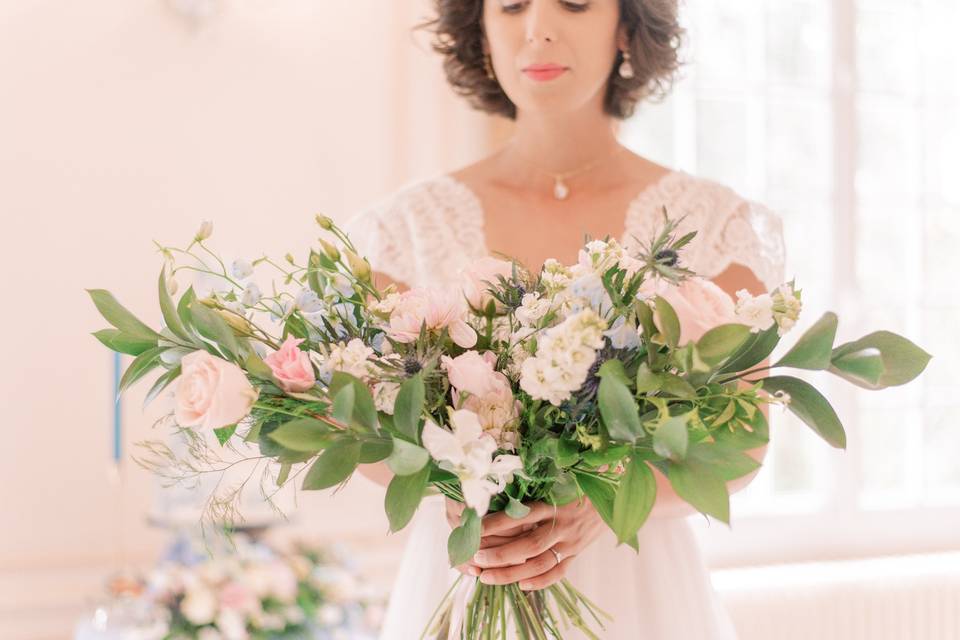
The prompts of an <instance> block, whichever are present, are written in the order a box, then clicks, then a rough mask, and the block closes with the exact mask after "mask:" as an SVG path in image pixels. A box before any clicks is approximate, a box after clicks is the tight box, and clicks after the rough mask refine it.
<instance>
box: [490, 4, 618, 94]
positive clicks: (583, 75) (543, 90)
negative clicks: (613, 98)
mask: <svg viewBox="0 0 960 640" xmlns="http://www.w3.org/2000/svg"><path fill="white" fill-rule="evenodd" d="M619 21H620V6H619V2H618V0H484V3H483V24H484V29H485V32H486V35H487V44H488V46H489V50H490V56H491V60H492V63H493V69H494V73H495V74H496V76H497V81H498V82H499V83H500V86H501V87H502V88H503V90H504V92H505V93H506V94H507V96H508V97H509V98H510V100H512V101H513V103H514V104H515V105H516V106H517V110H518V111H529V112H540V113H543V112H554V113H560V112H567V111H573V110H576V109H579V108H583V107H584V105H586V104H588V103H590V102H591V101H593V100H594V99H596V98H597V97H598V94H600V96H599V100H597V102H598V103H599V104H601V105H602V92H604V91H605V89H606V84H607V80H608V79H609V77H610V70H611V69H612V68H613V64H614V61H615V59H616V55H617V48H618V46H617V45H618V43H620V44H625V42H622V41H620V38H621V35H622V34H620V33H619V32H620V30H619V29H618V24H619ZM618 41H620V42H618Z"/></svg>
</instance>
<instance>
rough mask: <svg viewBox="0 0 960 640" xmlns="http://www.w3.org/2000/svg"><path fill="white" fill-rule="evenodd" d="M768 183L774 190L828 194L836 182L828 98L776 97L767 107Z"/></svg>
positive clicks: (798, 194)
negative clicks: (799, 98)
mask: <svg viewBox="0 0 960 640" xmlns="http://www.w3.org/2000/svg"><path fill="white" fill-rule="evenodd" d="M766 146H767V183H768V187H769V189H771V190H776V191H780V192H785V191H792V192H793V193H794V195H795V196H797V197H800V196H801V195H802V194H806V198H809V197H810V195H811V191H812V192H813V194H812V195H814V196H820V197H825V196H827V195H828V194H829V192H830V189H831V185H832V182H833V148H832V146H831V141H830V112H829V106H828V104H827V103H826V102H825V101H819V100H814V101H802V100H797V99H795V98H793V99H784V100H780V99H773V100H771V101H770V102H769V103H768V108H767V145H766Z"/></svg>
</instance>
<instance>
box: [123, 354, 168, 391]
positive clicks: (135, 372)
mask: <svg viewBox="0 0 960 640" xmlns="http://www.w3.org/2000/svg"><path fill="white" fill-rule="evenodd" d="M163 352H164V349H162V348H161V347H154V348H153V349H147V350H146V351H144V352H143V353H141V354H140V355H138V356H137V357H136V358H134V359H133V362H131V363H130V366H128V367H127V370H126V371H124V372H123V377H121V378H120V386H119V388H118V390H117V391H118V393H123V392H124V391H126V390H127V389H129V388H130V385H132V384H133V383H134V382H136V381H137V380H139V379H140V378H142V377H143V376H145V375H147V374H148V373H150V372H151V371H152V370H153V369H154V368H156V367H158V366H159V365H160V354H162V353H163Z"/></svg>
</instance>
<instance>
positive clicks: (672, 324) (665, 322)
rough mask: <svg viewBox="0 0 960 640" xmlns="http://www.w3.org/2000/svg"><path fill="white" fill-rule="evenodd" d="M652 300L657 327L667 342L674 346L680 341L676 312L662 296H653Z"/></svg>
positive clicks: (678, 320)
mask: <svg viewBox="0 0 960 640" xmlns="http://www.w3.org/2000/svg"><path fill="white" fill-rule="evenodd" d="M653 301H654V304H655V305H656V306H655V309H654V313H653V315H654V319H655V320H656V323H657V328H658V329H660V333H661V334H663V337H664V339H665V340H666V342H667V344H668V345H670V346H671V347H676V346H677V344H678V343H679V342H680V319H679V318H678V317H677V312H676V311H675V310H674V309H673V306H672V305H671V304H670V303H669V302H667V300H666V298H663V297H662V296H655V297H654V299H653Z"/></svg>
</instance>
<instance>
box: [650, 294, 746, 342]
mask: <svg viewBox="0 0 960 640" xmlns="http://www.w3.org/2000/svg"><path fill="white" fill-rule="evenodd" d="M640 292H641V293H643V294H645V295H659V296H661V297H662V298H664V299H665V300H666V301H667V302H669V303H670V305H671V306H672V307H673V308H674V310H675V311H676V312H677V317H678V318H679V319H680V344H681V345H683V344H686V343H687V342H690V341H691V340H692V341H696V340H699V339H700V338H701V337H702V336H703V334H705V333H706V332H707V331H709V330H710V329H712V328H714V327H716V326H718V325H721V324H729V323H731V322H739V320H737V316H736V313H735V311H734V308H735V305H734V302H733V298H731V297H730V294H728V293H727V292H726V291H724V290H723V289H721V288H720V287H718V286H717V285H716V284H714V283H713V282H712V281H710V280H707V279H706V278H702V277H693V278H688V279H686V280H684V281H683V282H681V283H680V284H679V285H678V286H675V285H673V284H671V283H669V282H667V281H666V280H663V279H662V278H656V280H655V281H654V280H647V281H646V282H644V283H643V285H642V286H641V287H640Z"/></svg>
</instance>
